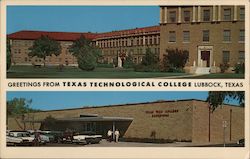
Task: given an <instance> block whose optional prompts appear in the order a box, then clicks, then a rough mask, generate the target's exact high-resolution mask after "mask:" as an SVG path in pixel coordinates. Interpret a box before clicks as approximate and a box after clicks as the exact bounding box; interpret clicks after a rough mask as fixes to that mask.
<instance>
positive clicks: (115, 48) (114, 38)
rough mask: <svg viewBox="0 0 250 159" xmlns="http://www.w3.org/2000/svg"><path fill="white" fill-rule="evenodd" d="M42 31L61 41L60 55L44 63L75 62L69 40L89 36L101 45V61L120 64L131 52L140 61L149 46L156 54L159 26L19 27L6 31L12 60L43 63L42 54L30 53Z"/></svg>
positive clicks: (23, 63) (16, 63)
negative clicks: (114, 28)
mask: <svg viewBox="0 0 250 159" xmlns="http://www.w3.org/2000/svg"><path fill="white" fill-rule="evenodd" d="M42 35H44V36H49V37H50V38H52V39H54V40H57V41H59V42H60V45H61V47H62V51H61V54H60V55H59V56H54V55H53V56H51V57H46V64H47V65H59V64H63V65H77V59H76V57H74V56H72V54H71V53H70V52H69V47H70V46H71V45H72V43H73V42H74V41H75V40H77V39H78V38H80V36H81V35H82V36H85V38H87V39H90V40H92V42H93V43H94V45H96V47H98V48H100V49H101V52H102V53H101V57H100V59H99V62H100V63H106V64H114V63H116V61H117V63H118V67H122V65H123V62H124V59H125V58H126V57H127V56H128V55H129V54H130V55H131V56H132V58H133V61H134V63H136V64H138V63H140V62H141V61H142V57H143V56H144V55H145V53H146V49H147V48H149V49H151V51H152V52H153V53H155V54H157V56H159V50H160V48H159V46H160V45H159V43H160V27H159V26H152V27H144V28H136V29H130V30H120V31H113V32H107V33H69V32H43V31H20V32H16V33H13V34H10V35H8V38H9V39H10V40H11V54H12V63H13V64H14V65H31V64H33V65H34V64H42V63H43V62H44V61H43V59H41V58H37V57H33V58H32V57H29V56H28V53H29V48H30V47H31V46H32V45H33V42H34V40H36V39H38V38H39V37H41V36H42Z"/></svg>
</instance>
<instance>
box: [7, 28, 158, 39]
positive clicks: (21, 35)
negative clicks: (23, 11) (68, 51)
mask: <svg viewBox="0 0 250 159" xmlns="http://www.w3.org/2000/svg"><path fill="white" fill-rule="evenodd" d="M159 31H160V26H151V27H144V28H135V29H127V30H119V31H112V32H106V33H75V32H47V31H30V30H22V31H18V32H15V33H12V34H9V35H8V38H10V39H16V40H35V39H38V38H40V37H41V36H42V35H45V36H49V37H50V38H52V39H54V40H58V41H74V40H76V39H78V38H79V37H80V36H81V35H83V36H85V38H87V39H90V40H93V39H97V38H107V37H113V36H121V35H128V34H130V35H131V34H138V33H150V32H159Z"/></svg>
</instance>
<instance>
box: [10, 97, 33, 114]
mask: <svg viewBox="0 0 250 159" xmlns="http://www.w3.org/2000/svg"><path fill="white" fill-rule="evenodd" d="M31 103H32V99H30V100H27V99H25V98H13V99H12V100H9V101H7V115H23V114H25V113H28V112H32V111H34V109H32V108H30V104H31Z"/></svg>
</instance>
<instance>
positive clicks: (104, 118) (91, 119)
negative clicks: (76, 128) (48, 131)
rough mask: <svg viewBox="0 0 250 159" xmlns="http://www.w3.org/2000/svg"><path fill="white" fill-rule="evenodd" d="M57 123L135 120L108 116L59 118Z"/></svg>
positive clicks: (33, 121)
mask: <svg viewBox="0 0 250 159" xmlns="http://www.w3.org/2000/svg"><path fill="white" fill-rule="evenodd" d="M56 121H57V122H122V121H124V122H129V121H133V118H129V117H108V116H93V117H76V118H58V119H56ZM24 122H32V123H42V122H44V120H24Z"/></svg>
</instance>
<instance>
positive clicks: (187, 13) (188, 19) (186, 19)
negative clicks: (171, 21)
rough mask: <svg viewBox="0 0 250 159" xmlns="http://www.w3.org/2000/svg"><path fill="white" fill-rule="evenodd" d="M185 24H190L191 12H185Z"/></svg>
mask: <svg viewBox="0 0 250 159" xmlns="http://www.w3.org/2000/svg"><path fill="white" fill-rule="evenodd" d="M183 16H184V22H189V21H190V11H184V14H183Z"/></svg>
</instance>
